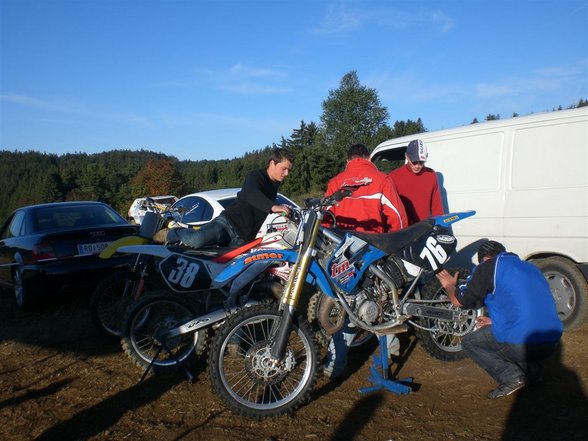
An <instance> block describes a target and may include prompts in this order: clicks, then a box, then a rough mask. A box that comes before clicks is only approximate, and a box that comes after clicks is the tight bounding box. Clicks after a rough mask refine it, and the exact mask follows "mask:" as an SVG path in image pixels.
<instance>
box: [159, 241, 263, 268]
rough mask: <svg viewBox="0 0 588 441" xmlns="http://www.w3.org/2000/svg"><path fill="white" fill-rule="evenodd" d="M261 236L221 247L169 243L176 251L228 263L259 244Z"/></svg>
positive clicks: (171, 248) (172, 249)
mask: <svg viewBox="0 0 588 441" xmlns="http://www.w3.org/2000/svg"><path fill="white" fill-rule="evenodd" d="M261 241H262V238H261V237H258V238H257V239H255V240H253V241H251V242H247V243H244V244H241V245H236V246H229V247H220V246H218V245H211V246H207V247H204V248H191V247H188V246H185V245H169V246H168V248H169V249H170V250H171V251H173V252H174V253H180V254H186V255H188V256H194V257H198V258H200V259H206V260H212V261H214V262H216V263H226V262H229V261H230V260H232V259H234V258H235V257H237V256H239V255H240V254H243V253H246V252H247V251H249V250H251V248H253V247H255V246H257V245H259V244H260V243H261Z"/></svg>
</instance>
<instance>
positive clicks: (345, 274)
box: [331, 256, 355, 285]
mask: <svg viewBox="0 0 588 441" xmlns="http://www.w3.org/2000/svg"><path fill="white" fill-rule="evenodd" d="M354 270H355V268H354V267H353V266H352V265H351V264H350V263H349V260H348V259H347V258H346V257H345V256H341V257H340V258H338V259H336V261H334V262H333V264H332V266H331V278H332V279H333V280H335V282H336V283H337V284H339V285H345V284H346V283H347V282H349V279H351V277H352V276H353V274H355V271H354Z"/></svg>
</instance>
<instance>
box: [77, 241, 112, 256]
mask: <svg viewBox="0 0 588 441" xmlns="http://www.w3.org/2000/svg"><path fill="white" fill-rule="evenodd" d="M109 243H110V242H96V243H85V244H78V253H79V254H98V253H100V252H102V251H103V250H104V249H105V248H106V247H107V246H108V244H109Z"/></svg>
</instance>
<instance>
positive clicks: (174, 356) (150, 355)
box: [122, 295, 206, 373]
mask: <svg viewBox="0 0 588 441" xmlns="http://www.w3.org/2000/svg"><path fill="white" fill-rule="evenodd" d="M202 314H204V308H203V307H201V306H200V305H198V304H196V303H195V302H190V301H188V300H186V299H183V298H175V297H172V296H169V295H167V296H158V297H152V298H145V299H143V300H141V301H140V302H138V303H137V305H136V306H135V307H134V308H133V309H132V310H131V311H130V313H129V315H128V316H127V319H126V320H125V336H124V337H123V338H122V347H123V350H124V351H125V352H126V354H127V355H128V356H129V357H130V359H131V360H132V361H133V363H134V364H135V365H137V366H138V367H140V368H142V369H144V370H146V369H147V368H148V367H149V365H150V364H151V363H153V364H152V368H153V371H154V372H155V373H170V372H176V371H178V370H180V369H183V367H182V365H184V366H187V365H190V364H192V363H193V362H194V361H195V359H196V357H197V356H198V355H200V354H201V353H202V352H203V351H204V348H205V342H206V331H205V330H200V331H197V332H188V333H186V334H181V335H177V336H175V337H169V336H166V331H169V330H171V329H175V328H177V327H178V326H180V325H182V324H184V323H186V322H188V321H190V320H191V319H193V318H196V317H198V316H200V315H202Z"/></svg>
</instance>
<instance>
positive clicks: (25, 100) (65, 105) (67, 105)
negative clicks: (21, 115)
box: [0, 94, 79, 112]
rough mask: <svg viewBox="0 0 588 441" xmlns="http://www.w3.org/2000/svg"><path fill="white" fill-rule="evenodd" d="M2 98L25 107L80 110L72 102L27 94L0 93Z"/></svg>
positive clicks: (60, 110) (67, 110)
mask: <svg viewBox="0 0 588 441" xmlns="http://www.w3.org/2000/svg"><path fill="white" fill-rule="evenodd" d="M0 100H1V101H5V102H8V103H13V104H18V105H22V106H25V107H33V108H36V109H44V110H53V111H59V112H72V111H76V110H79V106H78V105H76V104H73V103H71V102H58V101H47V100H42V99H39V98H34V97H30V96H26V95H17V94H8V95H0Z"/></svg>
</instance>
